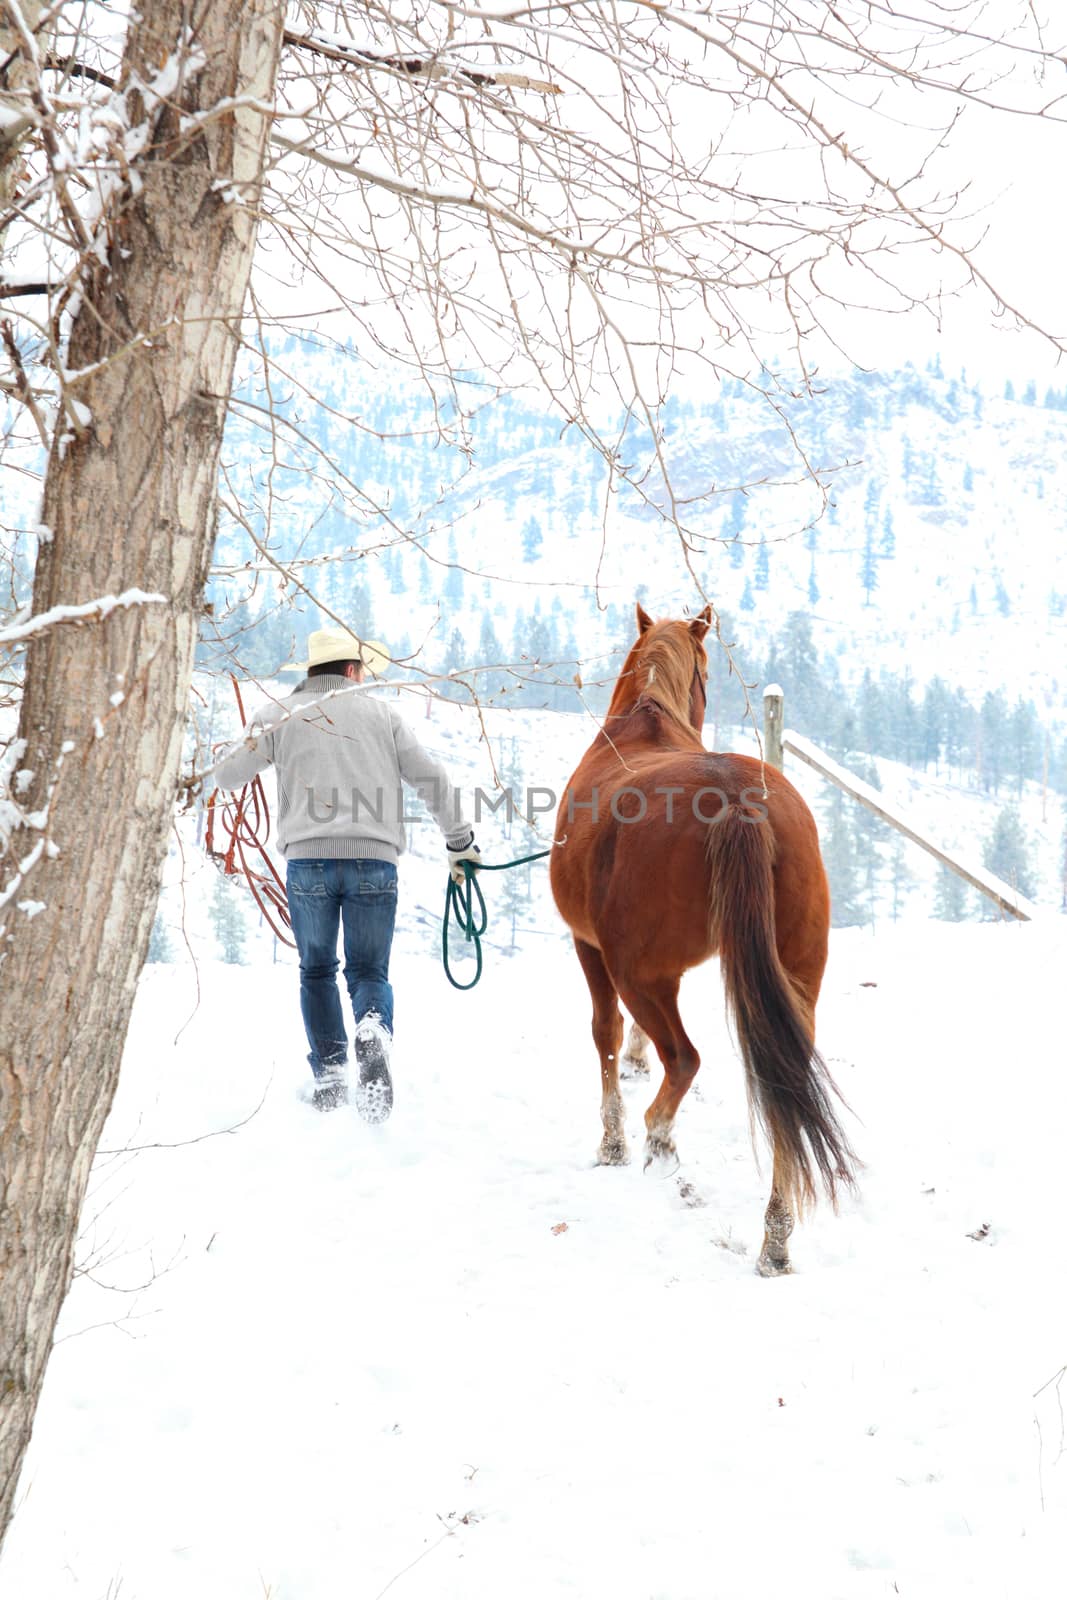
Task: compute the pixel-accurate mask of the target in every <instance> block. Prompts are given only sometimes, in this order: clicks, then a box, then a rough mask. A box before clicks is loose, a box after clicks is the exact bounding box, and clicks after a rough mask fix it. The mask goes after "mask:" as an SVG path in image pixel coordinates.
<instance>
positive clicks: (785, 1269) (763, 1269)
mask: <svg viewBox="0 0 1067 1600" xmlns="http://www.w3.org/2000/svg"><path fill="white" fill-rule="evenodd" d="M792 1270H793V1266H792V1263H791V1261H790V1260H789V1257H788V1256H777V1255H771V1254H769V1252H768V1251H766V1250H761V1251H760V1257H759V1260H758V1261H757V1262H756V1271H757V1272H758V1273H759V1275H760V1277H761V1278H784V1277H786V1276H787V1274H788V1273H790V1272H792Z"/></svg>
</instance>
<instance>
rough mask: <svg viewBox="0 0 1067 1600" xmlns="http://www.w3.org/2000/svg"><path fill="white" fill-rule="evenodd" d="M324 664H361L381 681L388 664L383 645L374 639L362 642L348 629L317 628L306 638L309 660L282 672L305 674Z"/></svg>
mask: <svg viewBox="0 0 1067 1600" xmlns="http://www.w3.org/2000/svg"><path fill="white" fill-rule="evenodd" d="M327 661H362V663H363V665H364V667H366V669H367V671H368V672H372V673H373V674H374V676H375V677H376V678H380V677H381V675H382V673H383V672H384V671H385V669H386V667H387V666H388V665H389V656H388V654H387V652H386V648H385V646H384V644H379V643H378V641H377V640H376V639H361V638H360V637H359V635H358V634H355V633H349V631H348V630H347V628H316V629H315V631H314V633H311V634H309V635H308V658H307V660H306V661H294V662H292V663H291V664H290V667H289V668H283V669H282V670H283V671H289V670H295V671H298V672H306V671H307V670H308V668H309V667H321V666H322V665H323V664H324V663H325V662H327Z"/></svg>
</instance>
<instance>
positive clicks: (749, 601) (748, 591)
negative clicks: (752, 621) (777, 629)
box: [741, 578, 756, 611]
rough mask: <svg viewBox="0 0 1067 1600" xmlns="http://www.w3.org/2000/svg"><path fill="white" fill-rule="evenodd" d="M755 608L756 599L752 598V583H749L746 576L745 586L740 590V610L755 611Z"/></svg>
mask: <svg viewBox="0 0 1067 1600" xmlns="http://www.w3.org/2000/svg"><path fill="white" fill-rule="evenodd" d="M755 609H756V601H755V598H754V596H753V594H752V585H751V584H750V583H749V581H748V579H747V578H746V579H745V587H744V588H743V589H742V591H741V610H742V611H755Z"/></svg>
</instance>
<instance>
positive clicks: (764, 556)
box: [756, 544, 771, 589]
mask: <svg viewBox="0 0 1067 1600" xmlns="http://www.w3.org/2000/svg"><path fill="white" fill-rule="evenodd" d="M770 576H771V558H770V555H769V554H768V551H767V546H766V545H765V544H761V545H760V547H759V549H758V550H757V552H756V588H757V589H766V587H767V584H768V581H769V579H770Z"/></svg>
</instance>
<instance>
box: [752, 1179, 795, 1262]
mask: <svg viewBox="0 0 1067 1600" xmlns="http://www.w3.org/2000/svg"><path fill="white" fill-rule="evenodd" d="M792 1231H793V1213H792V1212H791V1211H790V1209H789V1207H788V1206H787V1205H786V1203H785V1201H784V1200H783V1199H782V1195H781V1191H780V1189H779V1187H778V1162H777V1159H776V1160H775V1163H774V1177H773V1179H772V1182H771V1198H770V1199H769V1200H768V1201H767V1210H766V1212H765V1214H764V1218H763V1249H762V1250H761V1251H760V1253H759V1260H758V1261H757V1262H756V1271H757V1272H758V1273H759V1275H760V1277H761V1278H780V1277H782V1276H783V1275H784V1274H785V1273H787V1272H792V1270H793V1268H792V1266H791V1265H790V1261H789V1235H790V1234H791V1233H792Z"/></svg>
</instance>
